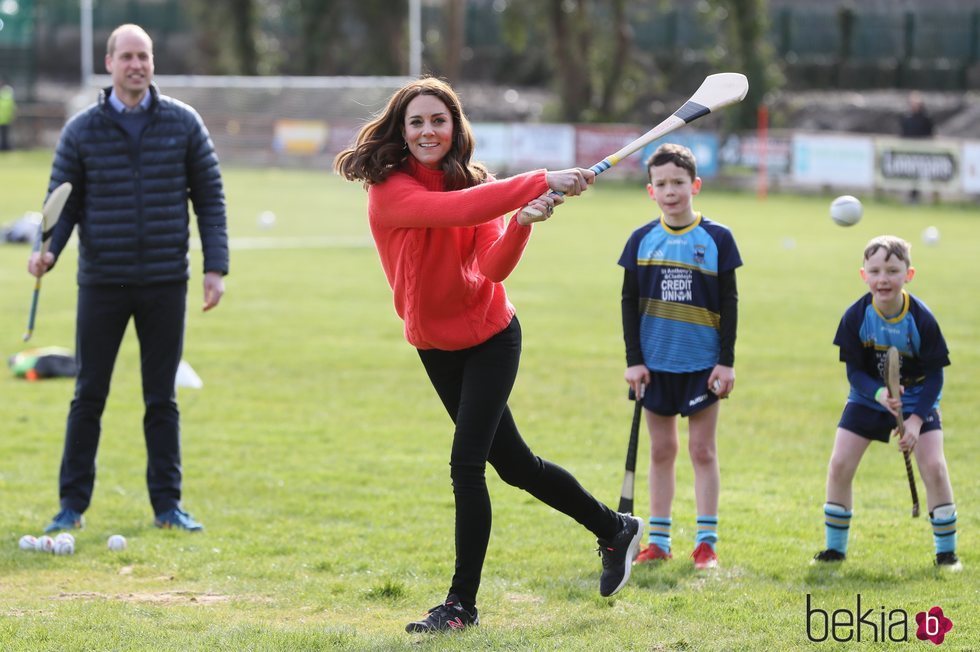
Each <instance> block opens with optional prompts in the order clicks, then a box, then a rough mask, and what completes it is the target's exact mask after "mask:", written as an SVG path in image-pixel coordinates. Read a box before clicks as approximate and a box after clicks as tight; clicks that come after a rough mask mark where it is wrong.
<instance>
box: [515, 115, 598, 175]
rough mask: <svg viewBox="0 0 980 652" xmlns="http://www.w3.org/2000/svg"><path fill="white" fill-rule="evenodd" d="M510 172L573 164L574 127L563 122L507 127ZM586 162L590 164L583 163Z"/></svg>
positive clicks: (562, 166) (563, 166)
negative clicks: (508, 130) (509, 137)
mask: <svg viewBox="0 0 980 652" xmlns="http://www.w3.org/2000/svg"><path fill="white" fill-rule="evenodd" d="M510 136H511V140H510V148H511V164H512V165H513V168H512V170H513V171H514V172H523V171H526V170H534V169H537V168H548V169H555V170H557V169H562V168H568V167H572V166H574V165H575V127H573V126H572V125H563V124H540V125H538V124H515V125H511V130H510ZM586 165H590V164H588V163H586Z"/></svg>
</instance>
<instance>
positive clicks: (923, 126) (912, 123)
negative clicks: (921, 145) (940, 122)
mask: <svg viewBox="0 0 980 652" xmlns="http://www.w3.org/2000/svg"><path fill="white" fill-rule="evenodd" d="M900 126H901V134H902V138H931V137H932V117H930V116H929V114H928V113H927V112H926V105H925V102H924V101H923V100H922V93H919V92H918V91H912V92H911V93H909V110H908V113H906V114H904V115H903V116H902V119H901V123H900ZM908 201H909V203H912V204H915V203H917V202H918V201H919V189H918V188H912V189H911V190H909V194H908Z"/></svg>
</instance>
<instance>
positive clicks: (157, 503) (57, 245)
mask: <svg viewBox="0 0 980 652" xmlns="http://www.w3.org/2000/svg"><path fill="white" fill-rule="evenodd" d="M105 64H106V70H107V71H108V72H109V73H110V74H111V76H112V87H111V88H107V89H105V90H104V91H103V92H102V93H101V94H100V96H99V101H98V102H97V103H96V104H94V105H92V106H90V107H89V108H87V109H84V110H83V111H81V112H80V113H78V114H76V115H75V116H73V117H72V118H71V119H70V120H69V121H68V123H67V124H66V125H65V127H64V129H63V130H62V133H61V138H60V140H59V142H58V146H57V149H56V151H55V156H54V164H53V165H52V170H51V181H50V184H49V192H50V191H51V190H53V189H54V188H55V187H57V186H58V185H60V184H61V183H63V182H66V181H68V182H71V184H72V186H73V190H72V194H71V196H70V197H69V199H68V203H67V204H66V205H65V209H64V211H63V213H62V216H61V219H60V220H59V222H58V223H57V224H56V225H55V227H54V228H53V229H52V231H51V233H49V234H45V237H50V238H51V241H50V242H51V244H50V250H49V251H48V252H47V253H45V254H44V255H43V256H41V255H39V254H37V253H35V254H32V255H31V257H30V260H29V262H28V271H29V272H30V273H31V274H33V275H35V276H38V277H40V276H41V275H42V274H44V273H45V272H47V271H48V270H49V269H51V268H52V267H53V266H54V264H55V262H56V261H57V259H58V256H59V254H60V253H61V251H62V250H63V249H64V247H65V245H66V243H67V242H68V239H69V237H70V236H71V233H72V231H73V230H74V229H75V227H76V226H77V227H78V243H79V253H78V311H77V316H76V334H75V339H76V356H77V358H78V362H79V373H78V377H77V380H76V383H75V396H74V398H73V400H72V402H71V408H70V410H69V413H68V424H67V429H66V434H65V448H64V453H63V456H62V460H61V471H60V477H59V496H60V501H61V510H60V511H59V512H58V514H57V515H56V516H55V517H54V519H53V520H52V522H51V524H50V525H48V527H47V529H46V530H45V531H46V532H53V531H56V530H61V529H71V528H76V527H81V526H82V513H83V512H85V510H86V509H87V508H88V506H89V503H90V502H91V498H92V490H93V488H94V485H95V458H96V452H97V449H98V444H99V435H100V432H101V417H102V412H103V410H104V408H105V402H106V398H107V397H108V395H109V381H110V378H111V376H112V369H113V366H114V364H115V360H116V355H117V353H118V352H119V346H120V344H121V342H122V338H123V334H124V333H125V331H126V327H127V325H128V323H129V320H130V318H132V319H133V321H134V323H135V326H136V334H137V337H138V338H139V345H140V362H141V370H142V384H143V401H144V404H145V413H144V417H143V430H144V436H145V438H146V450H147V467H146V482H147V487H148V489H149V493H150V503H151V504H152V506H153V512H154V515H155V518H154V522H155V524H156V525H157V527H164V528H170V527H173V528H180V529H184V530H188V531H198V530H201V529H202V526H201V524H200V523H198V522H197V521H195V520H194V519H193V518H192V517H191V516H190V515H189V514H188V513H187V512H185V511H184V509H183V507H182V506H181V479H182V474H181V463H180V414H179V412H178V410H177V400H176V392H175V389H174V379H175V377H176V374H177V366H178V364H179V363H180V359H181V354H182V349H183V341H184V320H185V314H186V303H187V281H188V279H189V277H190V257H189V252H188V248H189V245H190V214H189V211H188V200H190V203H191V204H193V207H194V213H195V215H196V217H197V226H198V231H199V233H200V236H201V245H202V250H203V254H204V310H210V309H211V308H213V307H215V306H216V305H218V302H219V301H220V300H221V296H222V294H224V280H223V277H224V276H225V274H227V273H228V234H227V229H226V215H225V197H224V189H223V187H222V181H221V171H220V169H219V167H218V159H217V156H216V155H215V152H214V145H213V143H212V142H211V138H210V136H209V135H208V132H207V129H206V128H205V126H204V123H203V122H202V121H201V118H200V116H199V115H198V114H197V112H196V111H194V109H192V108H191V107H189V106H187V105H185V104H182V103H181V102H179V101H177V100H175V99H173V98H170V97H167V96H165V95H160V93H159V91H158V90H157V88H156V86H155V85H154V84H153V83H152V79H153V42H152V40H151V39H150V37H149V35H148V34H147V33H146V32H145V31H144V30H143V29H142V28H141V27H139V26H137V25H122V26H120V27H118V28H117V29H116V30H115V31H113V32H112V34H111V35H110V36H109V41H108V43H107V47H106V58H105Z"/></svg>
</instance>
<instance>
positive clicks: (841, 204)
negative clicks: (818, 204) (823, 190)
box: [830, 195, 864, 226]
mask: <svg viewBox="0 0 980 652" xmlns="http://www.w3.org/2000/svg"><path fill="white" fill-rule="evenodd" d="M862 215H864V207H863V206H861V200H860V199H858V198H857V197H853V196H851V195H841V196H840V197H838V198H837V199H835V200H834V201H832V202H830V219H832V220H833V221H834V223H835V224H837V225H838V226H854V225H855V224H857V223H858V222H860V221H861V216H862Z"/></svg>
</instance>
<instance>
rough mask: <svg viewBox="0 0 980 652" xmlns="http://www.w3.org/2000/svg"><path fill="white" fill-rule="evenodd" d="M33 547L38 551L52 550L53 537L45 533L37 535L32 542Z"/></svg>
mask: <svg viewBox="0 0 980 652" xmlns="http://www.w3.org/2000/svg"><path fill="white" fill-rule="evenodd" d="M34 549H35V550H37V551H38V552H54V539H52V538H51V537H49V536H48V535H46V534H45V535H44V536H41V537H38V538H37V540H36V541H35V543H34Z"/></svg>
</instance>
